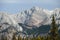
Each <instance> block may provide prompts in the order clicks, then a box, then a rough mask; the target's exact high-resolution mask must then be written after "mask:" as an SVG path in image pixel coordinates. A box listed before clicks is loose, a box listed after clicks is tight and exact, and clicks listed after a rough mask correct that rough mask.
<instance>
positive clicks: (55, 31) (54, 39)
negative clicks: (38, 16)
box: [50, 15, 58, 40]
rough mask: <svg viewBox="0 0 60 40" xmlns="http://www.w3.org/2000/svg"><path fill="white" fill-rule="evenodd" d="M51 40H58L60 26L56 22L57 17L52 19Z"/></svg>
mask: <svg viewBox="0 0 60 40" xmlns="http://www.w3.org/2000/svg"><path fill="white" fill-rule="evenodd" d="M50 37H51V40H57V38H58V26H57V24H56V21H55V17H54V15H53V17H52V23H51V30H50Z"/></svg>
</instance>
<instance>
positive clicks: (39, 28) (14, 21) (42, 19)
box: [0, 7, 60, 38]
mask: <svg viewBox="0 0 60 40" xmlns="http://www.w3.org/2000/svg"><path fill="white" fill-rule="evenodd" d="M52 15H55V19H56V23H57V24H58V25H59V26H60V8H56V9H54V10H51V11H50V10H48V9H43V8H39V7H32V8H31V9H29V10H25V11H22V12H20V13H16V14H11V13H7V12H0V37H1V36H2V35H3V36H8V38H12V35H13V33H16V35H21V36H26V35H28V36H29V35H36V36H37V35H42V36H44V35H47V34H48V33H49V30H50V24H51V19H52ZM59 32H60V27H59Z"/></svg>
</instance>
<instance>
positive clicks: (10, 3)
mask: <svg viewBox="0 0 60 40" xmlns="http://www.w3.org/2000/svg"><path fill="white" fill-rule="evenodd" d="M59 2H60V0H0V11H4V12H9V13H18V12H21V11H24V10H28V9H30V8H32V7H33V6H37V7H40V8H44V9H48V10H53V9H55V8H60V3H59Z"/></svg>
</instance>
